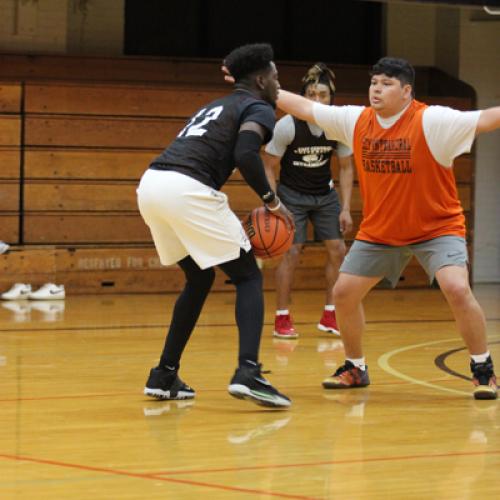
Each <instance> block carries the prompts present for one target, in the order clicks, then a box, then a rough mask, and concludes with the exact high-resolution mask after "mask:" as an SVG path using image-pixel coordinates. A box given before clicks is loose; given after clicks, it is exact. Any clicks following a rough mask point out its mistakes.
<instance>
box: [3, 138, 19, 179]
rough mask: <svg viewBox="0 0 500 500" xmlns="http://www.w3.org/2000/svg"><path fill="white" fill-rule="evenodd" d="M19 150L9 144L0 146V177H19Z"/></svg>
mask: <svg viewBox="0 0 500 500" xmlns="http://www.w3.org/2000/svg"><path fill="white" fill-rule="evenodd" d="M20 175H21V151H20V149H19V148H13V147H9V146H2V147H0V179H19V177H20Z"/></svg>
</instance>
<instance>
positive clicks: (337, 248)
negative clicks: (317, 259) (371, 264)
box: [326, 240, 346, 261]
mask: <svg viewBox="0 0 500 500" xmlns="http://www.w3.org/2000/svg"><path fill="white" fill-rule="evenodd" d="M326 249H327V251H328V257H329V258H330V260H333V261H342V260H343V258H344V257H345V254H346V248H345V243H344V242H343V240H334V241H331V242H330V243H329V244H328V245H327V246H326Z"/></svg>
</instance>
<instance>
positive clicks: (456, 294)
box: [440, 279, 471, 303]
mask: <svg viewBox="0 0 500 500" xmlns="http://www.w3.org/2000/svg"><path fill="white" fill-rule="evenodd" d="M440 287H441V290H442V291H443V293H444V294H445V295H446V297H447V298H448V300H450V301H452V302H456V303H460V302H464V301H466V300H467V299H468V298H469V296H470V294H471V289H470V286H469V283H467V282H466V281H465V280H461V279H455V280H446V281H444V282H442V283H440Z"/></svg>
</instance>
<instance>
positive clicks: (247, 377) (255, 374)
mask: <svg viewBox="0 0 500 500" xmlns="http://www.w3.org/2000/svg"><path fill="white" fill-rule="evenodd" d="M261 368H262V365H261V364H257V365H255V366H240V367H239V368H237V369H236V371H235V373H234V376H233V378H232V379H231V382H230V383H229V387H228V391H229V394H231V396H233V397H235V398H238V399H247V400H248V401H252V402H254V403H256V404H258V405H261V406H269V407H273V408H288V407H289V406H290V405H291V404H292V402H291V401H290V399H289V398H287V397H286V396H285V395H284V394H281V393H280V392H278V391H277V390H276V389H275V388H274V387H273V386H272V385H271V384H270V382H269V381H268V380H266V379H265V378H264V377H263V376H262V372H261Z"/></svg>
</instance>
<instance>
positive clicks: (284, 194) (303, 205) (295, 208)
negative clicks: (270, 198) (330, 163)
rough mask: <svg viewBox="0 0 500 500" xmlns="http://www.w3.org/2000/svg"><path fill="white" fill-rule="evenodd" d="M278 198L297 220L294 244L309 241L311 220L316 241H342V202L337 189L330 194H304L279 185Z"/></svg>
mask: <svg viewBox="0 0 500 500" xmlns="http://www.w3.org/2000/svg"><path fill="white" fill-rule="evenodd" d="M278 196H279V197H280V199H281V201H282V202H283V203H284V204H285V206H286V208H288V210H290V212H292V214H293V216H294V219H295V238H294V239H293V242H294V243H304V242H305V241H306V240H307V222H308V221H309V220H310V221H311V223H312V225H313V228H314V239H315V240H316V241H325V240H340V239H342V233H341V232H340V223H339V215H340V201H339V196H338V194H337V192H336V191H335V189H332V190H331V191H330V192H329V193H328V194H324V195H313V194H304V193H299V192H298V191H295V190H294V189H291V188H289V187H288V186H284V185H282V184H279V185H278Z"/></svg>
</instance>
